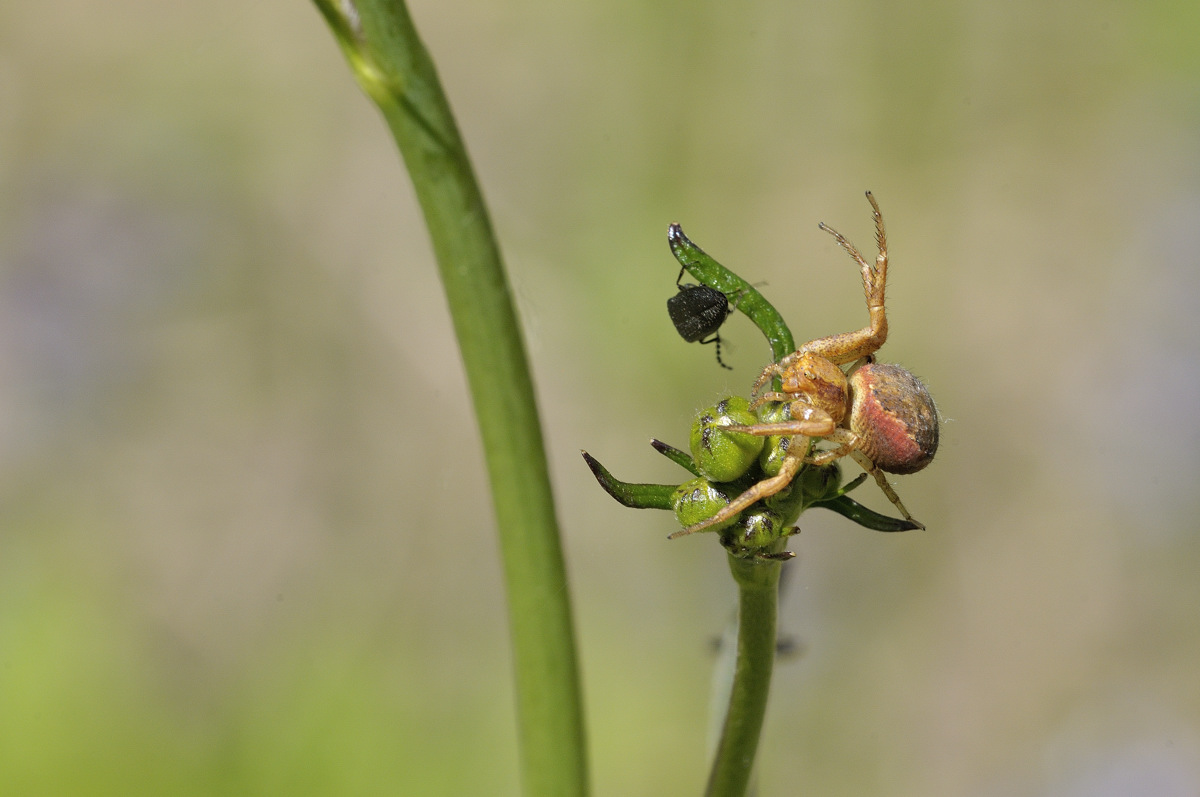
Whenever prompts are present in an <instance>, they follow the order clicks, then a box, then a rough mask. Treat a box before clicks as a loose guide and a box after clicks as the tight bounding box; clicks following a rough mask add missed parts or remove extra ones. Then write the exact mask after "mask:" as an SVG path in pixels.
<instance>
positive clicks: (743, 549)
mask: <svg viewBox="0 0 1200 797" xmlns="http://www.w3.org/2000/svg"><path fill="white" fill-rule="evenodd" d="M791 533H792V527H791V526H790V525H788V524H786V523H785V522H784V519H783V515H782V514H780V512H778V511H777V510H776V509H773V508H771V507H767V506H763V505H761V504H760V505H758V506H756V507H754V508H753V509H751V510H747V511H746V512H744V513H743V514H742V517H741V519H740V520H739V521H738V522H737V523H736V524H735V525H733V526H731V527H730V528H728V529H726V530H725V531H723V532H721V544H722V545H724V546H725V549H726V550H728V551H729V552H730V553H731V554H733V555H734V556H739V557H742V558H746V557H749V556H756V555H760V554H761V552H762V550H763V549H764V548H767V547H769V546H771V545H772V544H774V543H775V542H776V541H778V540H780V539H782V538H784V537H787V536H789V535H790V534H791ZM769 558H777V555H771V556H770V557H769Z"/></svg>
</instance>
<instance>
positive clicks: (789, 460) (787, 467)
mask: <svg viewBox="0 0 1200 797" xmlns="http://www.w3.org/2000/svg"><path fill="white" fill-rule="evenodd" d="M789 412H790V413H791V415H792V420H790V421H782V422H780V423H756V424H753V425H752V426H735V425H729V426H725V427H723V428H724V429H725V430H726V431H730V432H742V433H744V434H752V435H755V436H757V437H771V436H772V435H792V436H793V441H792V443H791V445H790V446H789V447H788V454H787V456H786V457H784V460H783V463H782V464H781V465H780V467H779V473H778V474H777V475H775V476H771V477H770V478H766V479H763V480H762V481H760V482H758V483H756V484H755V485H754V486H752V487H751V488H750V489H748V490H746V491H745V492H744V493H742V494H741V495H739V496H738V497H737V498H735V499H733V500H732V501H730V502H729V504H728V505H726V506H725V507H724V508H723V509H721V511H719V512H717V513H716V514H715V515H713V516H712V517H710V518H708V519H707V520H704V521H701V522H700V523H696V524H694V525H691V526H688V527H687V528H685V529H681V530H679V531H677V532H675V533H674V534H671V535H670V536H668V537H667V539H669V540H673V539H675V538H676V537H682V536H684V535H686V534H695V533H696V532H697V531H704V530H705V529H707V528H709V527H711V526H715V525H717V524H718V523H723V522H725V521H726V520H730V519H731V518H733V517H735V516H736V515H737V514H738V513H739V512H741V511H743V510H745V509H748V508H749V507H751V506H752V505H754V504H756V503H758V502H759V501H761V500H763V499H764V498H770V497H771V496H773V495H775V494H776V493H779V492H782V491H783V490H784V489H785V488H786V487H787V486H788V485H789V484H791V483H792V479H793V478H795V476H796V474H797V473H799V472H800V468H801V467H803V465H804V452H807V451H808V445H807V441H805V443H804V444H803V445H800V444H797V441H796V440H795V439H794V438H795V437H800V438H806V437H825V436H826V435H829V434H832V433H833V432H834V431H836V429H837V423H836V422H835V421H834V419H833V418H832V417H831V416H830V415H829V413H827V412H825V411H824V410H820V409H817V408H816V407H813V406H810V405H808V404H806V403H805V402H803V401H794V402H792V405H791V408H790V410H789Z"/></svg>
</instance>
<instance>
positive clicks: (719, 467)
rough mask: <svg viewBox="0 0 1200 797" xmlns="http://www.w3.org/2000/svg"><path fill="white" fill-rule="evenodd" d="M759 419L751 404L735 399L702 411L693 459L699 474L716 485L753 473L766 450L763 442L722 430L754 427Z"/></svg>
mask: <svg viewBox="0 0 1200 797" xmlns="http://www.w3.org/2000/svg"><path fill="white" fill-rule="evenodd" d="M756 423H758V418H757V417H756V416H755V415H754V413H752V412H751V411H750V403H749V402H748V401H746V399H744V398H741V397H740V396H732V397H730V398H727V399H725V400H724V401H721V402H719V403H717V404H716V405H715V406H713V407H709V408H708V409H705V410H701V411H700V412H699V413H697V414H696V418H695V420H693V421H692V434H691V438H690V443H691V449H692V457H693V458H694V459H695V460H696V467H697V468H699V470H700V472H701V473H703V474H704V475H705V476H707V477H708V478H709V479H710V480H712V481H715V482H731V481H733V480H734V479H737V478H738V477H740V476H742V475H744V474H745V473H746V471H748V470H750V466H751V465H753V464H754V461H755V460H756V459H757V458H758V454H759V452H760V451H762V449H763V444H764V443H763V438H761V437H757V436H755V435H752V434H746V433H745V432H726V431H722V430H721V427H722V426H735V425H741V426H752V425H754V424H756Z"/></svg>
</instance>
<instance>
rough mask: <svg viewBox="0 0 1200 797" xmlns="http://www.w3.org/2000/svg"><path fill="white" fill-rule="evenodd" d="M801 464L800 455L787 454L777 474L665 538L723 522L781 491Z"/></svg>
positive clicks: (693, 532)
mask: <svg viewBox="0 0 1200 797" xmlns="http://www.w3.org/2000/svg"><path fill="white" fill-rule="evenodd" d="M803 464H804V462H803V460H802V459H801V458H800V457H798V456H791V455H790V454H789V455H788V456H787V457H786V458H785V459H784V460H783V464H782V465H781V466H780V468H779V474H778V475H777V476H772V477H771V478H769V479H763V480H762V481H760V482H758V483H757V484H755V485H754V486H753V487H751V488H750V489H749V490H746V492H744V493H742V494H741V495H739V496H738V497H737V498H735V499H733V500H732V501H730V502H729V505H728V506H726V507H725V508H724V509H722V510H721V511H720V512H718V513H717V514H715V515H713V516H712V517H710V518H709V519H708V520H704V521H701V522H700V523H696V524H694V525H692V526H688V527H687V528H686V529H680V530H679V531H677V532H675V533H673V534H668V535H667V539H668V540H673V539H675V538H676V537H683V536H686V535H688V534H695V533H696V532H697V531H704V530H705V529H706V528H709V527H710V526H715V525H716V524H718V523H723V522H725V521H726V520H730V519H731V518H733V517H736V516H737V514H738V513H739V512H741V511H743V510H745V509H749V508H750V507H751V506H753V505H754V504H756V503H758V502H759V501H761V500H763V499H764V498H770V497H771V496H773V495H775V494H776V493H779V492H782V491H783V489H784V488H785V487H787V486H788V485H789V484H791V483H792V479H793V478H795V476H796V474H797V473H798V472H799V471H800V468H801V466H802V465H803Z"/></svg>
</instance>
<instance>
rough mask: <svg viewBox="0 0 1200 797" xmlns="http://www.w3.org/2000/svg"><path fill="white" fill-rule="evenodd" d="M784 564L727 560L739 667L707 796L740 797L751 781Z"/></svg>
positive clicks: (768, 688)
mask: <svg viewBox="0 0 1200 797" xmlns="http://www.w3.org/2000/svg"><path fill="white" fill-rule="evenodd" d="M780 547H782V546H780ZM780 566H781V563H780V562H777V561H764V560H761V559H742V558H739V557H736V556H729V569H730V571H731V572H732V573H733V578H734V581H736V582H737V586H738V634H737V665H736V669H735V671H734V675H733V687H732V689H731V690H730V694H729V708H728V710H727V711H726V713H725V724H724V726H723V728H722V730H721V738H720V741H719V742H718V743H717V752H716V756H715V757H714V759H713V767H712V772H711V773H710V774H709V779H708V789H707V790H706V791H705V794H706V795H707V797H742V795H744V794H745V793H746V787H747V786H748V785H749V783H750V775H751V773H752V772H753V770H754V756H755V753H756V752H757V750H758V739H759V735H760V734H761V733H762V724H763V717H764V716H765V715H766V711H767V696H768V694H769V693H770V691H771V669H772V667H773V665H774V663H775V613H776V607H777V605H778V602H779V573H780Z"/></svg>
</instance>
